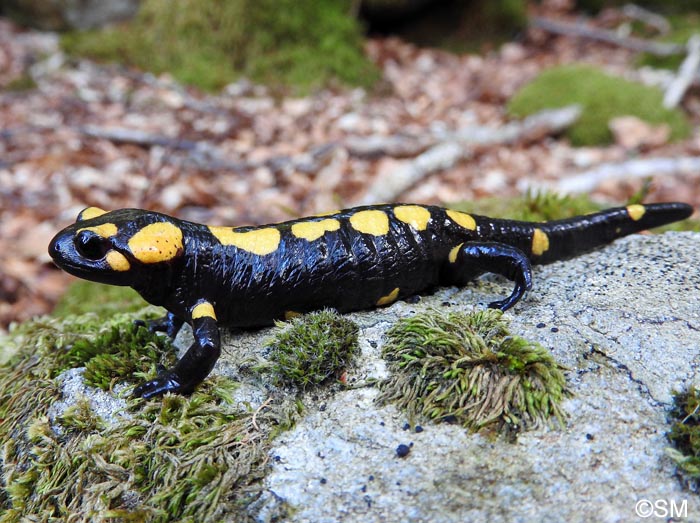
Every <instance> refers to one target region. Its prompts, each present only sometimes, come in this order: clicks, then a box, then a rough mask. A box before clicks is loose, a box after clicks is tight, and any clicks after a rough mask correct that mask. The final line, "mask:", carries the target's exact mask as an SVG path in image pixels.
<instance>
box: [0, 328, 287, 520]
mask: <svg viewBox="0 0 700 523" xmlns="http://www.w3.org/2000/svg"><path fill="white" fill-rule="evenodd" d="M132 319H133V318H132V317H130V316H126V315H122V316H119V317H116V318H112V319H111V320H108V321H106V322H104V323H103V322H102V321H96V319H95V316H94V315H83V316H71V317H68V318H65V319H60V320H59V319H55V318H44V319H40V320H36V321H32V322H27V323H25V324H22V325H20V326H19V327H17V328H15V329H14V330H13V331H12V332H11V333H10V334H9V335H8V336H7V337H6V338H5V339H3V340H2V343H7V344H10V345H13V346H14V350H13V352H14V356H13V357H12V359H11V360H10V361H9V362H8V363H7V364H5V365H2V366H0V441H1V442H2V460H1V461H0V467H1V468H0V472H1V474H0V478H1V480H0V481H1V483H0V487H1V488H0V513H1V514H2V515H1V516H0V521H3V522H14V521H24V520H26V519H27V518H32V519H36V520H37V521H39V520H41V521H49V520H54V519H55V520H65V519H69V518H75V519H76V520H81V521H83V520H84V521H90V520H94V519H101V520H102V519H103V520H115V521H127V520H131V521H163V522H165V521H222V520H226V521H246V520H248V519H249V516H248V515H247V513H246V512H245V510H244V509H245V506H246V505H247V504H248V503H250V502H252V501H253V500H254V499H256V496H257V495H258V493H259V492H260V488H261V487H260V479H261V478H262V477H263V475H264V473H265V470H266V469H265V464H266V460H267V452H268V450H269V447H270V441H271V439H272V437H273V435H274V434H275V433H276V432H277V431H279V430H281V428H285V427H290V426H291V425H292V424H293V422H294V419H295V418H296V416H297V415H298V412H299V406H298V404H297V403H296V402H295V401H294V399H293V398H287V397H285V396H283V395H280V396H274V397H270V398H268V400H267V401H266V402H265V404H264V407H261V408H259V409H258V410H252V409H248V408H245V407H244V406H242V405H241V404H238V403H236V402H234V400H233V396H234V392H235V389H236V387H237V383H235V382H233V381H232V380H230V379H227V378H222V377H210V378H209V379H207V380H206V381H205V382H204V383H203V384H202V385H201V386H200V387H198V388H197V391H196V392H195V393H194V394H192V395H191V396H189V397H185V396H179V395H166V396H164V397H162V398H157V399H154V400H151V401H144V400H141V399H135V398H129V399H127V400H126V405H127V407H126V412H125V413H123V414H124V415H122V416H119V417H115V419H113V420H110V421H108V420H104V419H102V418H101V417H100V416H99V415H98V414H96V412H95V411H94V410H93V408H92V403H91V402H92V401H95V399H94V397H95V396H97V394H90V393H89V392H88V393H87V395H86V396H84V397H78V398H77V399H75V398H74V399H73V402H72V404H71V405H70V406H67V407H64V408H63V410H62V411H61V412H53V413H52V409H55V408H56V407H57V406H58V405H60V404H61V403H60V402H61V401H62V400H65V399H66V398H63V395H62V392H61V381H60V380H61V378H60V375H61V372H62V371H63V370H65V369H67V368H72V367H76V366H85V367H86V370H85V372H84V376H85V377H86V378H85V380H86V381H88V378H87V376H88V375H89V374H90V372H92V371H90V367H91V365H93V366H94V367H95V369H97V370H98V371H99V372H97V374H96V376H97V378H95V385H98V386H100V387H103V388H108V387H109V386H110V385H111V384H112V383H113V380H116V379H119V380H123V381H134V382H135V381H140V378H139V377H138V374H139V373H145V372H146V371H147V370H149V369H150V372H153V370H154V369H153V367H154V363H155V362H156V361H158V355H156V353H157V352H158V353H159V352H160V351H162V350H164V351H165V353H166V360H165V362H166V363H169V361H168V360H167V358H168V357H170V358H172V351H168V349H167V347H165V346H162V345H160V343H167V342H160V341H159V339H160V338H161V337H159V336H156V335H153V334H151V333H149V332H148V331H147V330H146V329H144V328H135V327H133V325H132ZM137 346H145V347H146V349H145V351H144V356H141V357H139V356H138V355H137V354H136V353H135V352H134V351H135V350H136V349H137ZM110 355H111V356H114V357H115V358H116V361H119V363H118V364H116V365H113V364H106V363H105V360H104V359H103V358H105V357H107V356H110ZM122 356H124V357H126V359H128V358H136V368H137V369H141V370H140V371H139V370H134V368H131V367H128V366H127V365H125V362H124V361H120V358H121V357H122ZM149 358H150V359H151V361H147V360H148V359H149ZM170 361H172V360H170Z"/></svg>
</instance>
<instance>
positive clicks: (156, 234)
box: [129, 222, 183, 263]
mask: <svg viewBox="0 0 700 523" xmlns="http://www.w3.org/2000/svg"><path fill="white" fill-rule="evenodd" d="M129 250H130V251H131V253H132V254H133V255H134V257H135V258H136V259H137V260H139V261H140V262H143V263H158V262H165V261H168V260H172V259H173V258H175V257H176V256H178V255H180V254H181V253H182V250H183V247H182V231H181V230H180V228H179V227H178V226H177V225H174V224H172V223H170V222H156V223H151V224H150V225H146V226H145V227H144V228H143V229H141V230H140V231H138V232H137V233H136V234H134V235H133V236H132V237H131V239H130V240H129Z"/></svg>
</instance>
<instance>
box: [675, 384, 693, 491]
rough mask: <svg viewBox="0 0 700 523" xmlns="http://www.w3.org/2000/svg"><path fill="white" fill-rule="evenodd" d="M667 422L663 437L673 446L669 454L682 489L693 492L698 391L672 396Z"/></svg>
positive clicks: (687, 391) (691, 389)
mask: <svg viewBox="0 0 700 523" xmlns="http://www.w3.org/2000/svg"><path fill="white" fill-rule="evenodd" d="M669 419H670V420H671V430H670V431H669V432H668V433H667V437H668V439H669V441H670V442H671V444H672V445H673V448H672V449H670V450H669V454H670V456H671V458H672V459H673V461H675V462H676V466H677V468H678V474H679V476H680V477H681V478H682V480H683V482H684V483H685V484H686V486H688V487H689V488H691V489H692V490H695V491H697V490H698V489H699V488H700V390H698V389H696V388H695V387H690V388H689V389H688V390H686V391H684V392H679V393H676V394H674V397H673V408H672V409H671V413H670V415H669Z"/></svg>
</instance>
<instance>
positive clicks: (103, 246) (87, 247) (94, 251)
mask: <svg viewBox="0 0 700 523" xmlns="http://www.w3.org/2000/svg"><path fill="white" fill-rule="evenodd" d="M75 248H76V249H77V250H78V253H79V254H80V255H81V256H83V257H85V258H87V259H88V260H99V259H100V258H103V257H104V255H105V254H107V251H108V250H109V249H110V244H109V241H108V240H106V239H105V238H102V237H101V236H99V235H97V234H95V233H94V232H92V231H80V232H79V233H78V235H77V236H76V237H75Z"/></svg>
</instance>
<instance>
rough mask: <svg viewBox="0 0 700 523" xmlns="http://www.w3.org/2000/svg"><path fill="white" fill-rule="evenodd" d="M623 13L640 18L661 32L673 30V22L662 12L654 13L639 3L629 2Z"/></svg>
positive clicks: (636, 18)
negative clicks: (661, 13) (662, 14)
mask: <svg viewBox="0 0 700 523" xmlns="http://www.w3.org/2000/svg"><path fill="white" fill-rule="evenodd" d="M622 14H624V15H625V16H626V17H627V18H630V19H632V20H639V21H640V22H642V23H645V24H646V25H648V26H649V27H653V28H654V29H656V30H657V31H658V32H659V33H660V34H662V35H665V34H668V33H670V32H671V24H670V23H669V21H668V20H666V18H664V17H663V16H661V15H660V14H657V13H654V12H652V11H649V10H648V9H645V8H644V7H641V6H638V5H637V4H627V5H625V6H624V7H623V8H622Z"/></svg>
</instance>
